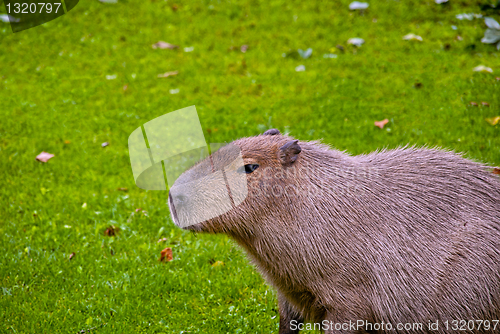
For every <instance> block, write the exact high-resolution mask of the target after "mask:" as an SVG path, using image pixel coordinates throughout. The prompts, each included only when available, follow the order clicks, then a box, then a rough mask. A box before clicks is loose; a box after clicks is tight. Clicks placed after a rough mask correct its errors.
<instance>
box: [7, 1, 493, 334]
mask: <svg viewBox="0 0 500 334" xmlns="http://www.w3.org/2000/svg"><path fill="white" fill-rule="evenodd" d="M340 2H341V4H339V3H340ZM340 2H337V1H335V2H329V3H321V4H320V3H319V2H310V1H301V2H299V1H295V2H290V1H257V0H248V1H201V2H200V1H195V2H192V1H184V0H179V1H177V2H175V4H176V5H177V6H178V9H177V10H176V11H174V10H173V9H172V6H173V5H174V2H173V1H171V0H169V1H160V0H156V1H141V2H132V1H130V0H124V1H121V0H119V2H118V3H117V4H101V3H99V2H97V1H81V2H80V4H78V5H77V7H76V8H75V9H73V10H72V11H71V12H69V13H68V14H66V15H64V16H62V17H60V18H58V19H57V20H54V21H52V22H49V23H47V24H45V25H42V26H39V27H36V28H33V29H30V30H26V31H23V32H19V33H16V34H12V32H11V31H10V27H9V26H8V25H7V24H5V23H0V24H1V25H0V42H1V51H0V64H1V66H0V106H1V109H0V113H1V122H0V158H1V159H0V208H1V214H0V244H1V245H2V254H0V286H1V288H2V291H0V310H1V312H0V332H1V333H77V332H79V331H80V330H82V329H88V328H93V327H97V328H96V329H95V330H94V331H93V332H96V333H134V332H137V333H146V332H147V333H277V327H278V317H277V305H276V296H275V292H274V291H273V290H272V289H271V288H269V287H268V286H267V285H265V283H264V281H263V280H262V278H261V277H260V275H259V274H258V273H257V272H256V271H255V270H254V269H253V267H252V266H251V265H250V264H249V263H248V261H247V260H246V258H245V255H244V254H243V252H242V251H241V250H240V249H239V248H238V247H237V246H236V245H235V244H234V243H233V242H232V241H230V240H229V239H228V238H226V237H224V236H208V235H193V234H190V233H187V232H184V231H182V230H180V229H178V228H175V227H174V225H173V223H172V222H171V220H170V218H169V212H168V207H167V205H166V204H165V202H166V192H155V191H144V190H141V189H138V188H137V187H136V186H135V184H134V180H133V177H132V172H131V169H130V163H129V158H128V150H127V138H128V135H129V134H130V133H131V132H132V131H133V130H134V129H136V128H137V127H138V126H140V125H141V124H143V123H144V122H146V121H148V120H151V119H153V118H155V117H157V116H160V115H163V114H165V113H167V112H170V111H174V110H177V109H180V108H183V107H186V106H190V105H196V107H197V109H198V112H199V115H200V119H201V123H202V127H203V129H204V132H205V137H206V139H207V141H208V142H224V141H231V140H233V139H236V138H238V137H241V136H249V135H255V134H258V133H260V132H262V131H263V129H266V128H268V127H271V126H272V127H277V128H279V129H280V130H281V131H288V132H290V134H291V135H293V136H296V137H297V138H300V139H307V140H309V139H319V138H322V139H323V140H324V142H326V143H328V144H331V145H332V146H334V147H336V148H338V149H341V150H348V151H349V152H351V153H354V154H358V153H363V152H369V151H372V150H375V149H377V148H382V147H389V148H391V147H396V146H398V145H402V144H407V143H410V144H417V145H424V144H427V145H430V146H434V145H438V146H441V147H446V148H451V149H454V150H457V151H462V152H466V154H467V156H468V157H470V158H473V159H477V160H481V161H484V162H487V163H491V164H495V165H499V164H500V136H499V128H500V125H497V126H492V125H490V124H488V123H487V122H486V121H485V118H488V117H494V116H499V115H500V81H498V79H496V78H495V77H498V76H500V57H499V52H498V51H496V49H495V48H494V46H492V45H485V44H482V43H481V42H480V39H481V37H482V36H483V33H484V30H485V28H486V27H485V25H484V22H483V20H480V19H475V20H473V21H467V20H464V21H459V20H457V19H456V18H455V15H456V14H459V13H469V12H475V13H479V12H480V10H479V6H478V5H479V4H480V3H481V1H479V2H477V1H471V2H470V3H471V4H470V5H467V6H466V5H464V4H459V3H457V2H455V1H450V3H448V4H446V5H436V4H435V3H434V1H431V0H428V1H423V2H422V1H392V0H391V1H390V0H387V1H376V2H375V1H370V7H369V9H368V10H367V11H366V12H365V13H364V14H361V13H359V12H350V11H349V10H348V4H349V2H350V1H340ZM483 2H486V0H484V1H483ZM463 3H465V2H463ZM484 13H485V14H488V15H490V16H492V17H494V18H496V19H497V20H499V15H498V14H495V13H494V12H490V13H486V12H484ZM497 13H498V12H497ZM375 19H376V20H375ZM375 21H376V22H375ZM452 25H455V26H456V27H457V30H453V29H452V27H451V26H452ZM410 32H413V33H415V34H417V35H420V36H422V38H423V42H421V43H420V42H411V41H403V40H402V37H403V36H404V35H405V34H407V33H410ZM457 35H460V36H461V37H462V38H463V40H461V41H458V40H457V39H456V36H457ZM351 37H361V38H363V39H365V41H366V43H365V44H364V45H363V46H362V47H360V48H355V47H352V46H349V45H347V43H346V41H347V40H348V39H349V38H351ZM159 40H164V41H167V42H170V43H173V44H177V45H180V46H181V48H180V49H177V50H160V49H156V50H154V49H152V48H151V45H152V44H153V43H156V42H157V41H159ZM243 44H246V45H248V46H249V48H248V51H247V52H246V53H242V52H241V51H239V47H240V46H241V45H243ZM338 44H340V45H342V46H343V47H344V48H345V52H340V51H339V50H338V49H337V48H336V47H335V46H336V45H338ZM232 46H234V47H236V48H235V50H231V47H232ZM184 47H193V48H194V50H193V51H192V52H184V50H183V48H184ZM309 47H310V48H312V49H313V50H314V51H313V54H312V56H311V58H309V59H302V58H300V57H298V56H297V54H296V52H293V51H296V50H297V49H299V48H301V49H306V48H309ZM283 53H285V54H288V56H287V57H283V56H282V54H283ZM325 53H335V54H337V58H333V59H331V58H324V57H323V54H325ZM480 64H483V65H486V66H488V67H491V68H493V70H494V73H493V74H489V73H474V72H473V71H472V69H473V68H474V67H475V66H477V65H480ZM298 65H304V66H305V67H306V71H304V72H296V71H295V68H296V67H297V66H298ZM174 70H178V71H179V75H177V76H173V77H169V78H157V75H158V74H160V73H164V72H167V71H174ZM110 75H116V78H115V79H113V80H108V79H107V78H106V76H110ZM416 83H420V84H421V87H420V88H417V87H416V85H415V84H416ZM125 85H127V87H128V88H127V89H126V90H124V89H123V87H124V86H125ZM417 86H418V85H417ZM172 89H179V93H178V94H170V90H172ZM470 101H476V102H478V103H479V104H480V102H481V101H486V102H488V103H489V104H490V106H489V107H484V106H481V104H480V106H479V107H474V106H471V105H470ZM384 118H388V119H389V120H390V122H389V123H388V124H387V125H386V127H385V128H384V129H383V130H381V129H379V128H377V127H375V126H374V124H373V122H374V121H376V120H382V119H384ZM65 141H70V143H69V144H66V143H65ZM105 141H108V142H109V143H110V145H109V146H108V147H106V148H102V147H101V143H102V142H105ZM41 151H47V152H50V153H53V154H55V155H56V156H55V157H54V158H53V159H52V160H50V161H49V162H48V163H46V164H42V163H39V162H37V161H35V156H36V155H37V154H38V153H40V152H41ZM120 187H126V188H128V189H129V191H128V192H127V193H125V192H122V191H118V190H117V188H120ZM83 203H86V204H87V207H86V208H82V205H83ZM137 208H143V209H144V210H145V211H147V216H146V215H145V214H144V213H143V212H136V209H137ZM110 225H115V226H118V227H119V228H120V232H119V234H118V235H117V236H116V237H108V236H105V235H104V231H105V230H106V228H107V227H108V226H110ZM160 238H166V239H167V241H162V242H157V241H158V239H160ZM165 247H172V249H173V258H174V259H173V261H172V262H169V263H160V262H159V261H158V259H159V257H160V251H161V250H162V249H163V248H165ZM71 253H75V255H74V257H73V258H72V259H71V260H70V259H69V257H70V254H71ZM213 261H222V262H224V264H225V265H223V266H218V267H213V266H212V265H211V263H213Z"/></svg>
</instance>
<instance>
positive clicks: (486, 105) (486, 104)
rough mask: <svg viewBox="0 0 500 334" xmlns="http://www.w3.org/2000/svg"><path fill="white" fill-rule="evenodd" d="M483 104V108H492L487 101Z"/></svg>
mask: <svg viewBox="0 0 500 334" xmlns="http://www.w3.org/2000/svg"><path fill="white" fill-rule="evenodd" d="M481 104H482V105H483V106H485V107H489V106H490V104H489V103H488V102H485V101H483V102H481Z"/></svg>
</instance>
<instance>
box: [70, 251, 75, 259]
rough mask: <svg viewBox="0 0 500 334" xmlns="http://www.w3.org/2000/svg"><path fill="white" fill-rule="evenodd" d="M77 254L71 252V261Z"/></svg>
mask: <svg viewBox="0 0 500 334" xmlns="http://www.w3.org/2000/svg"><path fill="white" fill-rule="evenodd" d="M75 255H76V254H75V252H73V253H71V254H69V259H70V261H71V259H72V258H74V257H75Z"/></svg>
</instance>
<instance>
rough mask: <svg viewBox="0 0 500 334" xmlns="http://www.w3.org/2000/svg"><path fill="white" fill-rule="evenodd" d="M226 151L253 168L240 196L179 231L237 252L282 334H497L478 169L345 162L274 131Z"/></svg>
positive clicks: (496, 234)
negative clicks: (305, 332) (221, 240)
mask: <svg viewBox="0 0 500 334" xmlns="http://www.w3.org/2000/svg"><path fill="white" fill-rule="evenodd" d="M233 144H234V145H235V146H237V147H238V148H239V149H241V154H242V157H243V161H244V164H245V165H247V166H252V165H253V167H251V168H248V169H247V171H246V172H247V174H246V177H247V180H248V196H247V197H246V198H245V200H244V201H243V202H242V203H241V204H239V205H238V206H236V207H233V209H232V210H229V211H228V212H225V213H223V214H221V215H220V216H218V217H215V218H213V219H208V220H206V221H204V222H201V223H197V224H195V225H192V226H190V227H188V228H189V229H192V230H195V231H201V232H209V233H226V234H228V235H229V236H230V237H232V238H233V239H234V240H236V242H238V244H240V245H241V246H242V247H243V248H244V249H245V250H246V252H247V253H248V255H249V256H250V258H251V259H252V261H253V263H254V264H255V265H256V266H257V268H258V269H259V271H260V272H261V273H262V275H263V276H264V277H265V279H266V280H267V281H268V282H269V283H270V284H271V285H273V286H274V287H275V288H276V289H277V291H278V298H279V307H280V317H281V319H280V334H284V333H298V328H300V327H299V324H301V323H302V321H311V322H313V323H321V322H322V321H324V320H326V321H324V322H322V330H324V331H325V332H327V333H365V332H371V331H370V329H371V328H370V327H366V326H364V325H363V326H358V325H360V324H361V323H360V321H363V322H369V323H372V324H379V326H378V328H377V327H375V329H379V330H378V331H375V329H374V330H373V332H374V333H375V332H380V333H382V332H385V331H387V332H392V333H398V332H399V333H457V332H464V331H460V324H462V325H463V322H460V323H457V322H454V321H467V322H468V321H469V320H474V321H476V320H479V321H481V320H483V321H486V320H488V321H489V322H490V324H491V327H489V328H488V329H486V328H485V326H484V324H485V323H484V322H483V323H482V327H481V326H479V325H478V324H479V322H475V325H474V326H472V325H471V324H470V323H469V328H470V329H472V330H471V331H469V332H474V333H482V332H484V333H495V332H498V333H500V324H498V325H497V326H496V329H493V325H494V324H495V322H494V320H500V181H499V179H498V176H496V175H494V174H493V173H492V172H491V169H489V168H488V167H487V166H484V165H482V164H479V163H477V162H473V161H471V160H468V159H465V158H463V157H462V156H460V155H458V154H456V153H453V152H449V151H443V150H438V149H427V148H414V147H407V148H399V149H395V150H384V151H380V152H375V153H370V154H367V155H358V156H350V155H348V154H346V153H344V152H340V151H337V150H333V149H331V148H329V147H327V146H325V145H322V144H319V143H317V142H302V141H299V142H297V141H296V140H294V139H293V138H291V137H288V136H283V135H281V134H280V133H279V132H278V131H276V130H273V131H268V132H266V134H263V135H259V136H256V137H249V138H242V139H239V140H236V141H235V142H234V143H233ZM217 153H218V154H220V156H219V157H217V156H216V154H217ZM217 153H216V154H214V155H213V156H214V157H213V158H212V159H213V162H212V163H214V164H217V161H223V160H224V152H223V149H221V150H220V151H219V152H217ZM255 165H258V168H256V167H255ZM196 168H197V166H194V167H193V168H192V170H191V171H189V172H187V173H185V175H183V176H181V178H180V179H179V180H178V181H179V183H182V182H188V181H189V178H192V177H193V176H192V175H193V173H194V174H195V173H196ZM251 169H254V170H252V171H250V170H251ZM249 171H250V172H249ZM183 178H184V179H183ZM176 183H177V182H176ZM174 187H175V185H174ZM200 187H201V188H203V185H200ZM188 200H189V199H188ZM170 205H171V211H172V201H170ZM173 210H175V209H173ZM172 215H173V218H174V222H175V221H176V217H175V215H174V214H172ZM437 321H439V323H438V326H437V327H436V325H435V323H436V322H437ZM446 321H448V323H446ZM429 322H430V323H432V324H434V325H433V326H432V328H429ZM352 323H355V324H356V327H353V326H352ZM382 323H384V324H387V323H390V324H391V327H392V330H387V325H386V327H385V329H384V330H382V328H380V324H382ZM419 323H420V324H422V325H421V326H418V325H412V326H413V327H411V328H410V327H409V325H407V324H419ZM335 324H337V325H336V327H335ZM338 324H340V325H338ZM346 324H351V325H350V326H347V325H346ZM398 324H403V326H404V325H406V327H401V326H400V327H397V326H398ZM454 324H458V327H457V326H455V327H454ZM471 326H472V327H471ZM457 328H458V329H457ZM462 328H465V329H467V326H465V327H462ZM465 332H467V331H465Z"/></svg>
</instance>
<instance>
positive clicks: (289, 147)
mask: <svg viewBox="0 0 500 334" xmlns="http://www.w3.org/2000/svg"><path fill="white" fill-rule="evenodd" d="M297 142H298V140H291V141H289V142H288V143H286V144H285V145H283V146H281V147H280V150H279V151H278V158H279V160H280V161H281V163H282V164H283V165H284V166H288V165H291V164H292V163H294V162H295V160H297V157H298V156H299V153H300V152H301V151H302V149H301V148H300V146H299V144H297Z"/></svg>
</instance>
